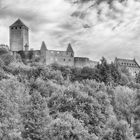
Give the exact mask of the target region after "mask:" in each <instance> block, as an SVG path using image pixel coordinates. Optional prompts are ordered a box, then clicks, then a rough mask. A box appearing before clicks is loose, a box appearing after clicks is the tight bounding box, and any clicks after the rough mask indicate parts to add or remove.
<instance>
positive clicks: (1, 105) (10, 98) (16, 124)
mask: <svg viewBox="0 0 140 140" xmlns="http://www.w3.org/2000/svg"><path fill="white" fill-rule="evenodd" d="M23 97H24V98H23ZM26 97H27V95H26V88H25V86H24V85H23V84H21V83H19V82H18V81H17V80H16V79H8V80H5V79H4V80H2V81H0V139H3V138H5V137H8V138H11V139H12V138H13V137H20V130H21V127H22V124H21V117H20V113H19V109H20V104H21V103H22V101H23V99H25V100H26V99H27V98H26Z"/></svg>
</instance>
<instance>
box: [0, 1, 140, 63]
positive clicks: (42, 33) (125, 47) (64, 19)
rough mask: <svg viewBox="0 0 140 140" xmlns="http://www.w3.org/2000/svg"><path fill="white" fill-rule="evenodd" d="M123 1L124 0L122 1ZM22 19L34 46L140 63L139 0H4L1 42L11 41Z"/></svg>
mask: <svg viewBox="0 0 140 140" xmlns="http://www.w3.org/2000/svg"><path fill="white" fill-rule="evenodd" d="M120 1H121V2H120ZM18 18H20V19H21V20H22V21H23V22H24V23H25V24H26V25H27V26H28V27H29V28H30V48H34V49H39V48H40V46H41V42H42V41H43V40H44V41H45V42H46V45H47V47H48V49H58V50H65V49H66V47H67V44H68V43H69V42H70V43H71V44H72V46H73V49H74V51H75V55H76V56H85V57H89V58H90V59H92V60H99V59H100V58H101V57H102V56H104V57H106V58H107V59H108V60H113V59H114V58H115V57H116V56H117V57H121V58H134V57H135V58H136V59H137V60H138V61H139V62H140V55H139V54H140V2H139V0H78V3H76V0H0V44H3V43H4V44H9V25H11V24H12V23H13V22H14V21H15V20H17V19H18Z"/></svg>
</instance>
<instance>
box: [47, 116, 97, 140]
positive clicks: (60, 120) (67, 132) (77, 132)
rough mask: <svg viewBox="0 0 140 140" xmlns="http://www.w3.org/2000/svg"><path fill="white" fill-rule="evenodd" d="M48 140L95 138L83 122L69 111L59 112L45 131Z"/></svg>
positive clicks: (94, 139)
mask: <svg viewBox="0 0 140 140" xmlns="http://www.w3.org/2000/svg"><path fill="white" fill-rule="evenodd" d="M46 139H48V140H97V137H96V136H95V135H91V134H89V133H88V130H86V128H84V126H83V124H82V123H81V122H80V121H79V120H78V119H75V118H74V117H73V116H72V115H71V114H70V113H64V114H59V116H58V117H57V118H56V119H55V120H53V121H52V122H51V123H50V125H49V127H48V129H47V131H46Z"/></svg>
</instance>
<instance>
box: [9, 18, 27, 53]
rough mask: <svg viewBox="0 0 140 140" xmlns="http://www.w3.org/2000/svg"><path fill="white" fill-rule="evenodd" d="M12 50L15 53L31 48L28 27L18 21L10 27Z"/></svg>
mask: <svg viewBox="0 0 140 140" xmlns="http://www.w3.org/2000/svg"><path fill="white" fill-rule="evenodd" d="M9 30H10V50H11V51H12V52H13V53H16V52H18V51H25V49H26V51H27V50H28V47H27V46H29V32H28V30H29V29H28V27H27V26H26V25H25V24H24V23H23V22H22V21H21V20H20V19H18V20H17V21H16V22H15V23H13V24H12V25H11V26H10V27H9Z"/></svg>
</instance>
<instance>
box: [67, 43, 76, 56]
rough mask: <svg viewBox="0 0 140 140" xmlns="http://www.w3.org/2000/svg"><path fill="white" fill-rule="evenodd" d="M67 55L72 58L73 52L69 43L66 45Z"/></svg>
mask: <svg viewBox="0 0 140 140" xmlns="http://www.w3.org/2000/svg"><path fill="white" fill-rule="evenodd" d="M67 53H68V54H70V56H71V57H74V51H73V49H72V46H71V44H70V43H69V44H68V48H67Z"/></svg>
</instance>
